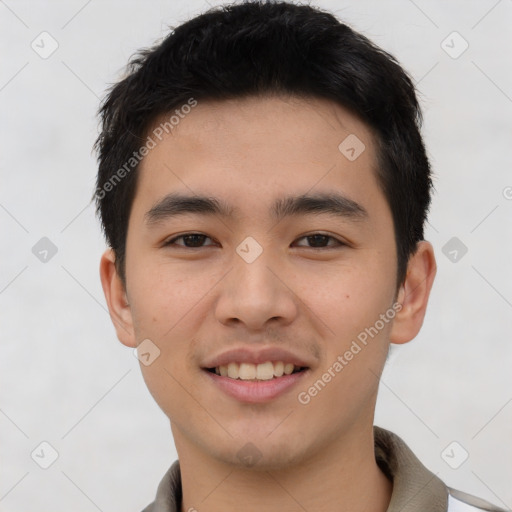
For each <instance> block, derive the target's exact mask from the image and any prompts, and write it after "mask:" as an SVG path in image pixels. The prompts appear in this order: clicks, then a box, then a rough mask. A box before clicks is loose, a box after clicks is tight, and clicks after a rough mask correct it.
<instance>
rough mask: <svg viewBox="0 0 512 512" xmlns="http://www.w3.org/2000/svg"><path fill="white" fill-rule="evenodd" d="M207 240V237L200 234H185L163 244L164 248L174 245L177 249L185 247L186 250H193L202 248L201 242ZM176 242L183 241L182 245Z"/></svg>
mask: <svg viewBox="0 0 512 512" xmlns="http://www.w3.org/2000/svg"><path fill="white" fill-rule="evenodd" d="M209 238H210V237H209V236H206V235H203V234H201V233H186V234H184V235H180V236H177V237H176V238H173V239H171V240H169V241H167V242H165V243H164V246H171V245H175V246H179V247H185V248H186V249H195V248H199V247H203V242H204V241H205V240H206V239H209ZM177 240H183V243H182V244H178V243H176V241H177ZM210 240H211V239H210Z"/></svg>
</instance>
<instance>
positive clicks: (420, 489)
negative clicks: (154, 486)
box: [142, 427, 507, 512]
mask: <svg viewBox="0 0 512 512" xmlns="http://www.w3.org/2000/svg"><path fill="white" fill-rule="evenodd" d="M374 435H375V457H376V460H377V463H378V464H379V467H380V468H381V469H382V471H383V472H384V473H385V474H386V475H387V477H388V478H389V479H390V480H392V482H393V493H392V495H391V501H390V503H389V507H388V509H387V512H475V511H482V510H484V511H490V512H507V511H505V510H504V509H501V508H498V507H496V506H494V505H492V504H491V503H488V502H487V501H485V500H481V499H480V498H476V497H475V496H471V495H469V494H466V493H463V492H460V491H457V490H455V489H451V488H450V487H447V486H446V485H445V484H444V483H443V482H442V481H441V480H440V479H439V478H437V476H436V475H434V474H433V473H431V472H430V471H429V470H428V469H427V468H426V467H425V466H423V464H421V462H420V461H419V460H418V459H417V457H416V456H415V455H414V453H413V452H412V451H411V450H410V449H409V447H408V446H407V445H406V444H405V443H404V442H403V441H402V439H400V438H399V437H398V436H397V435H396V434H393V433H392V432H389V431H388V430H384V429H382V428H380V427H374ZM180 506H181V475H180V466H179V462H178V461H176V462H174V464H173V465H172V466H171V467H170V468H169V470H168V471H167V473H166V474H165V476H164V477H163V479H162V481H161V482H160V485H159V486H158V490H157V493H156V498H155V501H154V502H153V503H151V504H150V505H148V506H147V507H146V508H145V509H144V510H143V511H142V512H180Z"/></svg>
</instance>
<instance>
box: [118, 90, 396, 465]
mask: <svg viewBox="0 0 512 512" xmlns="http://www.w3.org/2000/svg"><path fill="white" fill-rule="evenodd" d="M347 137H350V138H349V139H347V141H346V142H345V143H344V144H342V145H341V149H340V148H339V146H340V143H342V142H343V141H344V140H345V139H346V138H347ZM354 137H357V139H355V138H354ZM362 144H364V150H362V149H363V146H362ZM351 148H352V149H353V151H352V149H351ZM361 150H362V151H361ZM375 151H376V150H375V143H374V139H373V137H372V134H371V132H370V130H369V129H368V128H367V127H366V126H365V124H364V123H362V122H361V121H359V120H358V119H357V118H356V117H354V116H353V115H351V114H350V113H349V112H348V111H347V110H345V109H343V108H342V107H340V106H338V105H336V104H334V103H332V102H329V101H327V100H319V99H315V100H307V101H306V100H303V99H297V98H285V97H275V98H265V99H262V98H250V99H243V100H233V101H222V102H203V103H201V102H199V103H198V105H197V106H196V107H194V108H193V109H192V111H191V112H190V113H188V114H187V115H186V116H184V117H183V119H181V120H180V122H179V125H178V126H177V127H176V128H174V129H173V130H172V133H169V134H167V135H164V136H163V137H162V140H161V141H159V142H158V144H157V145H156V146H155V147H154V148H153V149H151V151H150V152H149V154H147V156H146V157H145V158H144V160H143V161H142V163H141V167H140V171H139V172H140V174H139V181H138V185H137V192H136V196H135V199H134V202H133V206H132V211H131V214H130V219H129V226H128V234H127V245H126V295H125V298H126V303H127V304H126V307H125V308H124V310H123V312H122V314H121V320H120V322H121V323H123V324H124V326H123V329H119V328H118V335H119V337H120V339H121V341H122V342H123V343H125V344H126V345H130V346H136V345H138V344H140V343H141V342H143V340H150V341H145V342H144V343H145V345H141V347H144V350H142V352H144V353H146V356H145V357H146V361H144V359H142V361H143V362H150V361H152V362H151V364H148V365H146V364H142V363H141V369H142V372H143V375H144V379H145V381H146V383H147V386H148V388H149V390H150V392H151V393H152V395H153V397H154V398H155V400H156V402H157V403H158V404H159V406H160V407H161V408H162V410H163V411H164V412H165V414H166V415H167V416H168V417H169V418H170V420H171V426H172V429H173V434H174V438H175V442H176V447H177V449H178V454H180V449H181V450H185V449H186V447H187V446H188V447H194V449H197V450H199V451H200V452H201V453H202V454H204V455H205V456H209V457H212V458H214V459H216V460H218V461H223V462H226V463H229V464H244V463H246V455H249V456H251V455H252V456H253V459H254V460H255V458H257V459H259V462H258V463H259V465H260V466H261V467H272V468H278V467H285V466H287V465H289V464H291V463H298V462H299V461H305V460H308V459H310V458H312V457H314V456H315V455H314V454H319V453H322V451H326V450H328V449H329V448H330V447H332V445H333V443H336V440H337V439H338V438H339V437H340V435H342V434H346V435H356V432H358V431H361V430H362V429H366V431H367V430H368V428H371V425H372V421H373V411H374V406H375V398H376V393H377V387H378V377H379V375H380V373H381V371H382V368H383V365H384V361H385V358H386V354H387V349H388V346H389V338H390V334H391V332H392V327H393V318H394V317H395V316H396V315H397V314H398V309H397V307H396V304H395V302H394V301H395V299H396V293H397V290H396V285H395V283H396V266H397V260H396V247H395V238H394V228H393V221H392V216H391V212H390V209H389V206H388V204H387V202H386V199H385V197H384V195H383V193H382V191H381V190H380V188H379V186H378V183H377V180H376V169H375V166H376V161H377V159H376V153H375ZM354 157H356V158H354ZM185 196H187V197H189V199H188V200H186V199H184V197H185ZM180 198H181V199H180ZM117 279H118V277H117V275H115V273H114V274H113V280H117ZM398 300H400V298H399V299H398ZM394 304H395V307H393V305H394ZM158 351H159V355H158V357H156V359H154V361H153V358H154V357H155V355H156V354H158ZM147 354H149V355H147ZM272 363H273V364H272ZM290 371H292V372H293V373H291V374H290ZM226 374H227V375H226ZM279 375H281V376H279ZM248 443H252V444H251V445H248ZM247 452H249V453H247Z"/></svg>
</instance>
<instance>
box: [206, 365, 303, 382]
mask: <svg viewBox="0 0 512 512" xmlns="http://www.w3.org/2000/svg"><path fill="white" fill-rule="evenodd" d="M296 369H299V367H298V366H297V367H296V366H294V365H293V363H286V364H285V363H283V361H276V362H274V363H273V362H271V361H267V362H266V363H261V364H252V363H240V364H239V363H229V364H228V365H225V366H218V367H217V368H215V373H216V374H217V375H220V376H222V377H229V378H231V379H240V380H270V379H273V378H274V377H282V376H283V375H290V374H292V373H293V370H296Z"/></svg>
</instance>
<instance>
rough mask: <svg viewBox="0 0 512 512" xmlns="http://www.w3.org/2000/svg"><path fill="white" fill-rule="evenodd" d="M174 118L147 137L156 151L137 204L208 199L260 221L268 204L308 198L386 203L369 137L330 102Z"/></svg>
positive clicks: (262, 100) (258, 104) (236, 106)
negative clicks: (320, 195)
mask: <svg viewBox="0 0 512 512" xmlns="http://www.w3.org/2000/svg"><path fill="white" fill-rule="evenodd" d="M176 110H178V112H176ZM176 110H175V111H174V112H176V114H179V116H178V115H174V117H173V123H172V124H171V123H170V122H168V121H169V119H170V117H171V116H173V114H174V113H170V114H166V115H163V116H161V117H160V118H159V119H158V120H157V121H156V122H155V123H154V126H153V128H152V129H151V130H150V131H149V132H148V135H149V136H150V137H152V138H153V139H154V141H155V143H156V144H155V146H154V147H153V149H151V151H149V153H148V154H147V155H146V156H145V157H144V159H143V161H142V162H141V165H140V168H139V172H140V176H139V180H138V181H139V185H138V192H137V194H136V200H137V198H138V199H139V200H140V199H142V200H143V201H144V202H146V203H147V204H149V205H150V203H151V202H153V203H154V202H155V201H156V200H158V199H159V198H161V197H162V196H163V195H165V194H166V193H168V192H169V191H180V192H186V193H188V194H199V195H204V194H210V195H215V196H216V197H220V198H231V199H237V198H238V199H239V200H240V201H241V203H240V204H238V205H236V204H235V205H234V206H235V207H236V209H237V211H238V210H240V209H242V210H243V209H244V208H245V209H251V208H252V211H253V212H254V214H258V212H259V211H260V210H261V209H262V208H263V203H265V202H266V201H267V200H268V204H270V203H274V199H275V198H276V197H282V196H283V195H290V194H291V193H295V194H305V193H307V192H310V191H311V192H315V191H319V192H324V193H325V192H326V191H329V190H337V191H339V192H341V193H343V194H344V195H346V196H347V197H349V198H353V199H355V198H356V197H359V198H361V197H366V200H367V201H372V202H373V203H374V204H377V203H376V201H377V202H378V201H380V202H382V201H383V197H382V194H380V189H379V187H378V185H377V182H376V162H377V159H376V153H375V143H374V138H373V135H372V132H371V130H370V129H369V128H368V127H367V126H366V125H365V123H363V122H362V121H361V120H360V119H358V118H357V117H356V116H355V115H353V114H351V113H350V112H349V111H348V110H347V109H345V108H343V107H341V106H339V105H338V104H336V103H334V102H332V101H329V100H324V99H318V98H297V97H289V96H275V97H249V98H244V99H235V100H223V101H198V102H197V105H196V106H194V107H193V108H187V109H183V110H181V109H180V108H179V107H178V108H177V109H176ZM155 134H156V135H155ZM379 195H380V197H379ZM231 203H233V201H231Z"/></svg>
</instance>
